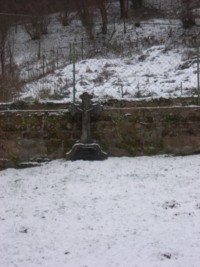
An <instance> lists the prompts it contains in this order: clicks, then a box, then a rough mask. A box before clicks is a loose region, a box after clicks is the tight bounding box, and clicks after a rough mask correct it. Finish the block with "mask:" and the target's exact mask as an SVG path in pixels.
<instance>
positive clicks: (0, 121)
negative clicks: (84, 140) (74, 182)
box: [0, 102, 200, 167]
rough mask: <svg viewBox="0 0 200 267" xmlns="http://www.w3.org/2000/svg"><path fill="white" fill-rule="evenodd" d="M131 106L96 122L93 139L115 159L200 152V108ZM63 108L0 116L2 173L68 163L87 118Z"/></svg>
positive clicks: (107, 111)
mask: <svg viewBox="0 0 200 267" xmlns="http://www.w3.org/2000/svg"><path fill="white" fill-rule="evenodd" d="M128 103H129V104H128V106H126V105H125V104H124V102H123V104H122V103H121V104H120V105H119V102H115V104H113V103H112V105H111V104H109V105H106V104H105V105H104V110H103V112H102V113H101V115H100V116H99V117H98V118H96V117H93V118H92V123H91V131H92V137H93V138H94V139H95V140H97V141H98V143H99V144H100V145H101V146H102V148H103V150H105V151H106V152H107V153H108V154H109V155H110V156H138V155H155V154H165V153H170V154H181V155H185V154H192V153H199V152H200V107H198V106H171V107H170V106H167V107H166V106H160V107H158V106H151V107H137V106H135V107H131V104H130V102H128ZM116 106H118V107H116ZM119 106H123V107H121V108H120V107H119ZM42 107H43V109H42ZM58 108H59V109H56V105H54V109H52V107H51V108H49V109H47V108H46V105H44V106H42V105H41V106H40V109H36V110H33V109H31V110H30V109H28V108H26V109H24V110H13V109H10V110H1V111H0V166H1V167H4V166H16V165H18V164H19V163H21V162H24V161H39V160H45V159H57V158H64V156H65V153H66V152H67V151H68V150H69V149H70V148H71V146H72V145H73V144H74V143H75V142H76V140H78V139H79V137H80V135H81V117H75V118H73V117H71V115H70V114H69V112H68V110H67V108H66V109H65V108H64V106H62V109H60V106H58Z"/></svg>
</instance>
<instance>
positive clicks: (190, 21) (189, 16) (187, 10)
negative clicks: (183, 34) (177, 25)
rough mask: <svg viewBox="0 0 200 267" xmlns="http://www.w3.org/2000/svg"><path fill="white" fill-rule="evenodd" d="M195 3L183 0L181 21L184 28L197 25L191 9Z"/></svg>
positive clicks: (190, 0)
mask: <svg viewBox="0 0 200 267" xmlns="http://www.w3.org/2000/svg"><path fill="white" fill-rule="evenodd" d="M192 4H193V1H192V0H181V6H182V8H181V13H180V15H181V20H182V24H183V28H185V29H187V28H191V27H192V26H194V25H195V19H194V14H193V13H192V10H191V7H192Z"/></svg>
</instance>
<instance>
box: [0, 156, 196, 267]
mask: <svg viewBox="0 0 200 267" xmlns="http://www.w3.org/2000/svg"><path fill="white" fill-rule="evenodd" d="M199 159H200V157H199V155H195V156H187V157H172V156H155V157H136V158H109V159H108V160H106V161H103V162H87V161H76V162H66V161H65V160H56V161H52V162H50V163H47V164H44V165H43V166H41V167H34V168H28V169H21V170H16V169H7V170H4V171H1V172H0V267H17V266H18V267H38V266H41V267H64V266H65V267H66V266H67V267H86V266H87V267H117V266H118V267H136V266H137V267H163V266H166V267H198V266H199V264H200V253H199V251H200V228H199V223H200V194H199V188H200V161H199Z"/></svg>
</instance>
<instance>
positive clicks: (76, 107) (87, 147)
mask: <svg viewBox="0 0 200 267" xmlns="http://www.w3.org/2000/svg"><path fill="white" fill-rule="evenodd" d="M80 98H81V100H82V103H81V104H75V103H74V104H72V105H71V106H70V107H69V112H70V113H71V115H72V116H75V115H77V114H81V116H82V133H81V138H80V140H78V141H77V142H76V143H75V144H74V145H73V147H72V149H71V150H70V151H69V152H68V153H66V159H67V160H104V159H106V158H107V157H108V155H107V153H105V152H104V151H102V150H101V147H100V145H99V144H98V143H96V142H95V141H94V140H93V139H92V137H91V129H90V118H91V114H93V115H98V114H100V112H101V110H102V106H101V104H100V103H92V102H91V99H92V98H93V97H92V95H90V94H88V93H87V92H85V93H83V94H82V95H81V96H80Z"/></svg>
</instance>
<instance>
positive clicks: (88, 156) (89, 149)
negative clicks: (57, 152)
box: [66, 143, 108, 161]
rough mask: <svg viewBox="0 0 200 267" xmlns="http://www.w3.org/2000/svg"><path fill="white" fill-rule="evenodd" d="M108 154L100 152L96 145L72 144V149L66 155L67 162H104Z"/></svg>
mask: <svg viewBox="0 0 200 267" xmlns="http://www.w3.org/2000/svg"><path fill="white" fill-rule="evenodd" d="M107 157H108V154H107V153H105V152H104V151H102V150H101V148H100V146H99V145H98V144H96V143H92V144H82V143H77V144H74V145H73V147H72V149H71V150H70V151H69V152H68V153H66V159H67V160H72V161H74V160H91V161H92V160H105V159H107Z"/></svg>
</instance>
